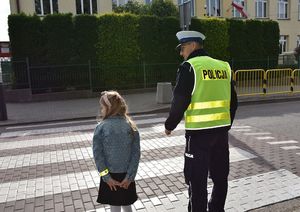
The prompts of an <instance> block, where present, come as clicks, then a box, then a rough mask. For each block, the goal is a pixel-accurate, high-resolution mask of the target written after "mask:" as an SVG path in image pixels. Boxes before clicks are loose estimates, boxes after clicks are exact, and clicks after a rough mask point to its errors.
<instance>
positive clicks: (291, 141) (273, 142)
mask: <svg viewBox="0 0 300 212" xmlns="http://www.w3.org/2000/svg"><path fill="white" fill-rule="evenodd" d="M267 143H268V144H272V145H276V144H296V143H298V141H294V140H289V141H272V142H267Z"/></svg>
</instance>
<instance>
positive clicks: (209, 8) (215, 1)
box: [206, 0, 221, 16]
mask: <svg viewBox="0 0 300 212" xmlns="http://www.w3.org/2000/svg"><path fill="white" fill-rule="evenodd" d="M206 15H207V16H221V2H220V0H206Z"/></svg>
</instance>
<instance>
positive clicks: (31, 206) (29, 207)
mask: <svg viewBox="0 0 300 212" xmlns="http://www.w3.org/2000/svg"><path fill="white" fill-rule="evenodd" d="M27 211H28V212H32V211H34V203H28V204H25V212H27Z"/></svg>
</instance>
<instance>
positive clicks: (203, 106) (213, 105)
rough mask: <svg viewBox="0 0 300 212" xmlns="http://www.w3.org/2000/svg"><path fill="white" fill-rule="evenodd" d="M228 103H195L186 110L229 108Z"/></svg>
mask: <svg viewBox="0 0 300 212" xmlns="http://www.w3.org/2000/svg"><path fill="white" fill-rule="evenodd" d="M229 106H230V102H229V101H226V100H224V101H222V100H221V101H210V102H196V103H191V104H190V105H189V107H188V110H197V109H207V108H217V107H229Z"/></svg>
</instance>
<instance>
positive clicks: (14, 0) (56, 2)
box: [10, 0, 112, 16]
mask: <svg viewBox="0 0 300 212" xmlns="http://www.w3.org/2000/svg"><path fill="white" fill-rule="evenodd" d="M10 10H11V13H12V14H16V13H22V12H23V13H25V14H30V15H32V14H37V15H40V16H44V15H47V14H53V13H72V14H74V15H76V14H104V13H109V12H112V1H111V0H10Z"/></svg>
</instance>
